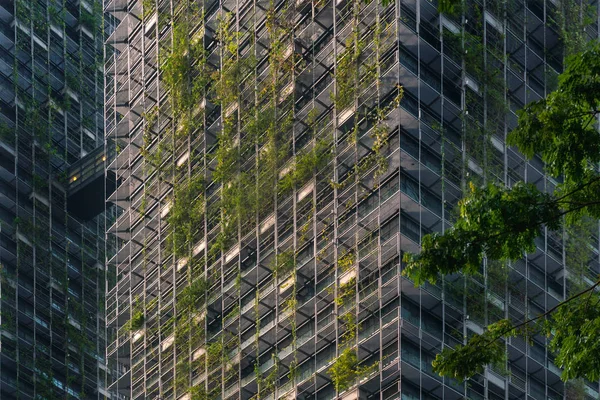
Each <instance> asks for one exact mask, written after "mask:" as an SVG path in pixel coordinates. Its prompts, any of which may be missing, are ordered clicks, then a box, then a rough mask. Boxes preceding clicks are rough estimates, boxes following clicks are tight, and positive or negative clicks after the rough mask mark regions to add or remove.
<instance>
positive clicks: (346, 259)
mask: <svg viewBox="0 0 600 400" xmlns="http://www.w3.org/2000/svg"><path fill="white" fill-rule="evenodd" d="M355 261H356V256H355V254H354V253H353V252H352V251H348V252H346V253H344V254H343V255H342V256H340V258H339V259H338V267H339V268H340V269H341V270H342V272H346V271H349V270H350V269H351V268H352V267H353V266H354V262H355Z"/></svg>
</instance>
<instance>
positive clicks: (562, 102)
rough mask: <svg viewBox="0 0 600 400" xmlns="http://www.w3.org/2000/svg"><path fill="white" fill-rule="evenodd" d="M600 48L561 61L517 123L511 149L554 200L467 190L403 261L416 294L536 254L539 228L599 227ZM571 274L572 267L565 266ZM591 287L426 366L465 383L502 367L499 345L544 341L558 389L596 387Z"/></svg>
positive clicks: (598, 348) (598, 363)
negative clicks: (444, 223) (554, 81)
mask: <svg viewBox="0 0 600 400" xmlns="http://www.w3.org/2000/svg"><path fill="white" fill-rule="evenodd" d="M599 113H600V43H592V44H590V45H588V47H587V48H586V49H585V50H584V51H582V52H580V53H577V54H573V55H572V56H570V57H569V58H568V59H567V67H566V69H565V71H564V73H563V74H561V75H560V77H559V83H558V88H557V90H556V91H554V92H552V93H550V94H549V95H548V96H547V97H546V98H545V99H542V100H540V101H536V102H533V103H531V104H529V105H527V106H526V107H525V108H524V109H523V110H521V111H520V112H519V113H518V116H519V120H518V126H517V128H516V129H515V130H514V131H513V132H511V134H510V135H509V138H508V144H509V145H513V146H516V147H517V148H518V149H519V150H520V151H521V152H522V153H523V154H524V155H525V156H527V157H529V158H532V157H534V156H535V155H536V154H537V155H539V156H540V157H541V158H542V160H543V161H544V162H545V164H546V168H547V173H548V175H549V176H551V177H554V178H555V179H556V181H558V182H561V183H559V184H558V185H557V187H556V189H555V190H554V191H553V192H552V193H542V192H540V191H539V190H538V189H537V188H536V187H535V186H533V185H531V184H526V183H522V182H521V183H517V184H515V185H513V186H512V187H504V186H501V185H499V184H489V185H487V186H484V187H476V186H474V185H470V190H469V191H468V193H467V195H466V197H464V198H463V199H462V200H461V201H460V203H459V211H460V214H459V217H458V220H457V221H456V223H455V225H454V226H453V227H452V228H450V229H448V230H447V231H446V232H445V233H443V234H438V233H434V234H430V235H426V236H424V237H423V240H422V248H421V253H420V254H408V253H407V254H405V255H404V261H405V263H406V268H405V270H404V272H403V274H404V275H406V276H408V277H410V278H411V279H413V280H414V281H415V283H416V284H417V285H421V284H423V283H425V282H434V281H435V280H436V279H438V278H439V277H440V276H442V275H447V274H452V273H457V272H462V273H464V274H467V275H468V274H474V273H476V272H478V271H479V270H480V267H481V265H482V261H483V259H484V258H488V259H489V260H500V261H514V260H517V259H520V258H521V257H522V256H523V255H524V254H525V253H527V252H532V251H534V250H535V242H534V240H535V239H536V237H537V236H538V235H539V234H540V233H541V232H542V229H543V228H547V229H548V230H553V231H558V230H561V231H562V228H563V225H564V224H565V223H569V224H573V223H577V222H581V221H585V220H589V219H590V218H591V219H594V220H597V219H599V218H600V173H599V172H598V162H600V135H599V134H598V114H599ZM567 267H569V265H567ZM598 285H600V280H597V281H596V282H595V283H593V284H592V285H589V286H588V287H586V288H584V289H583V290H581V291H580V292H578V293H576V294H575V295H572V296H571V297H569V298H567V299H566V300H564V301H563V302H561V303H559V304H558V305H557V306H556V307H554V308H552V309H550V310H548V311H547V312H545V313H543V314H541V315H539V316H537V317H535V318H532V319H529V320H526V321H524V322H521V323H519V324H514V323H513V322H511V321H509V320H505V319H503V320H500V321H498V322H496V323H493V324H491V325H490V326H488V328H487V330H486V331H485V332H484V333H483V334H480V335H473V336H471V337H470V339H469V340H468V342H467V344H466V345H459V346H456V347H455V348H454V349H451V348H445V349H444V350H443V351H442V352H441V353H440V354H438V355H437V357H436V359H435V360H434V362H433V367H434V371H436V372H437V373H439V374H440V375H443V376H450V377H453V378H458V379H466V378H469V377H471V376H473V375H474V374H476V373H478V372H481V371H483V367H484V365H486V364H493V363H498V362H501V361H503V360H504V359H505V346H504V345H503V344H502V341H501V339H502V338H506V337H509V336H516V335H519V336H525V337H526V338H528V337H530V336H531V335H534V334H543V335H546V336H547V337H548V338H549V340H550V344H549V349H550V350H551V351H553V352H555V353H556V359H555V364H556V365H557V366H558V367H560V368H562V369H563V373H562V379H563V380H570V379H575V378H586V379H589V380H592V381H597V380H598V379H599V378H600V294H599V292H598V291H597V290H595V289H596V287H597V286H598Z"/></svg>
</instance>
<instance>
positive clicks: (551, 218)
mask: <svg viewBox="0 0 600 400" xmlns="http://www.w3.org/2000/svg"><path fill="white" fill-rule="evenodd" d="M459 209H460V218H459V219H458V220H457V221H456V223H455V225H454V226H453V227H452V228H450V229H448V230H447V231H446V232H445V233H444V234H438V233H434V234H430V235H425V236H424V237H423V239H422V242H421V253H420V254H411V253H406V254H405V255H404V261H405V262H406V264H407V265H406V268H405V270H404V271H403V274H404V275H405V276H408V277H410V278H411V279H412V280H414V281H415V283H416V284H417V285H422V284H423V283H424V282H425V281H430V282H432V283H434V282H435V281H436V280H437V278H438V275H439V274H443V275H447V274H451V273H455V272H458V271H463V272H466V273H470V274H473V273H475V272H477V271H479V269H480V267H481V263H482V261H483V256H484V254H485V255H487V256H488V257H489V258H491V259H496V260H515V259H518V258H520V257H521V256H522V255H523V253H524V252H526V251H533V250H534V249H535V243H534V240H535V238H536V237H537V236H538V235H539V234H540V226H541V224H544V223H545V224H548V226H549V227H550V228H551V229H557V228H558V227H559V222H560V221H559V219H558V216H560V215H561V211H560V208H559V204H558V202H557V200H556V199H555V198H553V197H552V196H551V195H549V194H546V193H542V192H540V191H539V190H537V189H536V187H535V186H533V185H531V184H525V183H522V182H521V183H517V184H515V185H514V186H513V187H512V188H511V189H508V188H505V187H501V186H499V185H496V184H489V185H488V186H486V187H484V188H477V187H475V186H474V185H471V186H470V192H469V194H468V196H467V197H465V198H463V199H462V200H461V201H460V202H459Z"/></svg>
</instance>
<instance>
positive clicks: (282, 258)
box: [272, 250, 296, 277]
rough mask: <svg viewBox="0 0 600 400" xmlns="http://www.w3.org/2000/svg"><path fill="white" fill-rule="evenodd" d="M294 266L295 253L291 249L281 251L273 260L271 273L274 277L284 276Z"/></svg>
mask: <svg viewBox="0 0 600 400" xmlns="http://www.w3.org/2000/svg"><path fill="white" fill-rule="evenodd" d="M295 266H296V260H295V254H294V252H293V251H292V250H288V251H282V252H280V253H279V254H277V257H275V259H274V260H273V265H272V268H273V273H274V274H275V276H276V277H283V276H286V275H287V274H288V273H289V272H291V271H293V270H294V267H295Z"/></svg>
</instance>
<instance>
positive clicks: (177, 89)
mask: <svg viewBox="0 0 600 400" xmlns="http://www.w3.org/2000/svg"><path fill="white" fill-rule="evenodd" d="M463 3H464V5H465V7H463V8H462V10H463V11H461V12H457V13H456V14H455V15H450V14H440V13H439V12H438V10H437V8H436V7H437V5H436V2H435V1H424V0H423V1H421V0H396V1H391V2H377V1H371V2H363V1H357V0H337V1H327V0H323V1H308V0H297V1H293V2H289V1H276V0H273V1H266V0H262V1H243V0H221V1H211V0H207V1H203V2H198V1H176V0H160V1H155V0H144V1H138V0H110V1H107V2H106V3H105V8H104V11H105V12H106V13H108V14H109V15H110V16H111V18H114V22H115V29H114V31H113V32H112V34H111V35H110V37H109V39H108V41H107V48H108V49H109V50H110V56H109V57H107V59H106V65H105V72H106V86H105V102H106V108H105V114H106V115H105V119H106V146H107V147H109V148H110V149H111V150H115V154H116V155H115V157H114V159H112V160H111V162H110V165H109V167H108V169H109V171H114V172H115V173H116V175H117V177H118V180H119V185H118V187H117V189H116V190H115V191H114V192H113V193H112V194H111V195H110V196H109V201H111V202H113V203H115V204H116V205H117V206H118V207H119V213H118V214H119V216H118V218H116V220H114V221H112V226H110V228H109V229H108V235H107V241H108V242H109V243H108V245H109V246H110V248H114V249H115V252H114V253H111V254H110V255H109V256H108V257H107V265H108V267H109V268H115V269H116V270H117V271H118V279H117V282H116V284H115V286H114V287H112V288H111V289H110V291H109V293H108V295H107V324H108V333H109V344H108V350H107V358H108V360H109V366H108V368H109V371H110V376H111V382H110V385H109V387H110V390H111V392H112V393H113V394H114V396H115V397H116V398H120V399H136V400H137V399H157V398H160V399H163V400H166V399H218V398H222V399H257V398H264V399H271V398H273V399H278V398H298V399H331V398H337V397H336V396H340V398H344V399H405V400H412V399H442V398H443V399H461V398H465V397H466V398H470V399H484V398H485V399H542V398H547V399H556V400H558V399H563V398H568V392H567V390H566V389H565V386H564V385H563V383H562V382H561V381H560V370H559V369H558V368H557V367H556V366H555V365H554V364H553V362H552V354H550V353H549V352H548V351H547V350H546V347H545V344H546V343H545V342H544V340H545V339H544V338H536V340H534V341H532V342H531V343H526V342H524V341H522V340H520V339H511V340H510V341H508V342H507V344H506V345H507V349H508V360H507V362H506V365H504V366H503V369H505V370H506V371H508V372H509V373H508V374H505V373H502V372H501V371H499V370H498V369H497V368H492V367H487V368H486V369H485V372H484V373H482V374H480V375H478V376H476V377H475V378H473V379H471V380H470V381H469V382H467V383H459V382H456V381H453V380H451V379H447V378H444V379H442V378H440V377H439V376H437V375H435V374H433V372H432V369H431V361H432V359H433V358H434V356H435V354H436V353H437V352H439V351H440V350H441V349H442V348H443V347H444V346H455V345H457V344H462V343H463V341H464V340H465V337H467V336H468V334H469V333H472V332H475V333H477V332H482V330H483V329H484V327H485V326H486V325H487V324H488V323H492V322H494V321H497V320H499V319H502V318H511V319H513V320H523V319H524V318H526V317H527V316H534V315H537V314H538V313H540V312H543V311H544V310H547V309H550V308H551V307H553V306H554V305H556V304H557V303H558V302H559V301H561V300H563V299H564V298H565V296H567V295H568V293H569V292H570V290H572V287H573V285H574V281H576V280H577V279H583V280H584V281H585V280H586V279H588V280H589V278H590V277H593V276H595V275H597V274H598V273H599V272H600V270H599V268H600V264H599V263H598V251H597V250H598V237H599V235H598V224H596V223H593V224H591V227H590V228H589V232H587V234H586V238H587V239H586V240H587V241H588V242H589V246H588V247H590V251H589V255H588V256H587V261H588V262H587V263H586V265H589V269H586V270H585V271H578V274H579V275H581V277H579V276H576V274H575V273H573V272H572V271H571V272H569V270H568V269H567V268H566V267H565V264H566V262H567V260H568V259H569V257H570V256H571V255H570V253H571V252H572V248H571V247H572V246H569V243H570V242H569V238H568V235H566V234H562V235H560V234H556V233H555V232H544V234H543V235H542V236H541V237H540V238H539V240H538V242H537V244H538V249H537V251H536V252H535V253H533V254H528V255H527V256H526V257H524V258H523V259H522V260H519V261H518V262H515V263H512V264H510V265H504V266H499V265H495V264H494V263H491V262H490V263H487V262H486V263H484V265H482V271H481V275H478V276H474V277H464V276H462V275H456V276H449V277H445V278H444V279H441V280H440V281H439V282H438V283H437V284H436V285H431V284H426V285H424V286H423V287H420V288H416V287H415V285H414V284H413V282H411V281H410V280H408V279H406V278H405V277H402V275H401V272H402V262H401V259H402V254H403V253H404V252H417V251H418V249H419V243H420V239H421V237H422V236H423V235H425V234H427V233H430V232H443V231H444V230H445V229H447V228H448V227H449V226H451V222H452V220H453V212H454V211H453V210H454V208H455V206H456V205H457V202H458V200H459V199H460V198H461V196H462V193H463V192H464V191H465V190H466V188H467V184H468V182H474V183H475V184H482V183H485V182H491V181H498V182H504V183H505V184H507V185H512V184H514V183H515V182H518V181H522V180H524V181H526V182H531V183H534V184H535V185H537V186H538V187H539V188H541V189H544V190H548V191H551V190H553V187H554V185H555V184H556V182H553V181H552V180H551V179H549V178H548V177H547V176H546V175H545V174H544V172H543V170H544V166H543V164H542V163H541V161H539V160H538V159H533V160H526V159H525V158H524V157H523V156H522V155H520V154H519V153H517V152H516V151H515V150H514V149H513V148H510V147H509V146H507V145H506V144H505V142H506V135H507V133H508V132H509V131H510V129H511V128H513V127H514V126H515V125H516V121H517V117H516V111H517V110H518V109H520V108H521V107H523V106H524V105H525V104H527V103H528V102H530V101H534V100H537V99H541V98H542V97H543V96H544V95H545V94H546V93H548V92H549V91H551V90H552V89H553V87H555V84H556V77H557V76H558V74H559V73H560V71H561V70H562V67H563V62H564V53H565V48H564V45H563V44H564V43H565V42H566V39H565V37H566V36H567V35H569V34H572V32H573V31H574V30H583V35H584V36H585V37H586V38H588V39H594V38H596V37H597V36H598V24H597V15H598V2H597V1H595V0H592V1H589V2H584V4H582V3H580V2H576V1H563V2H558V1H554V0H536V1H533V0H529V1H524V0H506V1H491V0H466V1H464V2H463ZM574 10H578V13H577V14H581V13H588V12H589V13H593V15H595V18H591V19H590V21H587V20H586V21H587V22H586V23H585V24H576V23H573V21H576V18H575V19H574V20H571V18H574V17H573V14H574V12H573V11H574ZM560 21H562V23H561V22H560ZM584 25H585V26H584ZM538 339H540V340H538ZM338 372H339V374H338ZM585 388H586V390H587V393H588V395H589V396H591V397H593V398H595V397H597V396H598V389H599V388H598V383H592V382H587V383H586V386H585Z"/></svg>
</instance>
